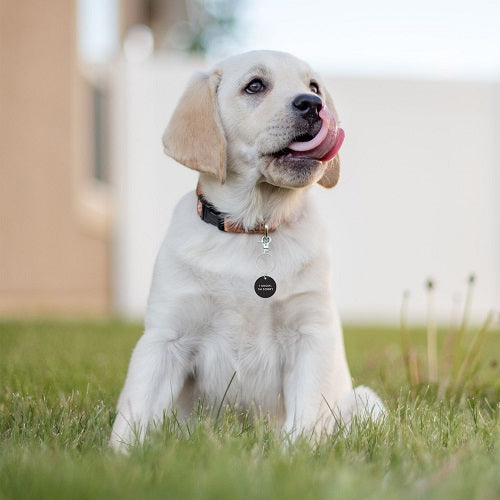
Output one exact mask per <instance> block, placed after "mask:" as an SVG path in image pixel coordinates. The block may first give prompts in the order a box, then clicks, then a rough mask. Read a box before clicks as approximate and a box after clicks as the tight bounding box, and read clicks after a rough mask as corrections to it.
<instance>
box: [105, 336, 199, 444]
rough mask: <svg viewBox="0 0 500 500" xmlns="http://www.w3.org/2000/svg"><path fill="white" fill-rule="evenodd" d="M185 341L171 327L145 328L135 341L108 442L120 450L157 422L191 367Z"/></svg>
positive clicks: (173, 401)
mask: <svg viewBox="0 0 500 500" xmlns="http://www.w3.org/2000/svg"><path fill="white" fill-rule="evenodd" d="M191 357H192V353H191V351H190V349H189V346H188V345H187V342H186V341H185V340H184V339H183V338H182V336H179V335H178V334H177V333H176V332H174V331H172V330H166V329H165V330H162V329H151V330H146V332H145V333H144V335H143V336H142V337H141V339H140V340H139V342H138V343H137V345H136V347H135V349H134V352H133V353H132V358H131V360H130V366H129V369H128V374H127V379H126V381H125V386H124V387H123V390H122V392H121V395H120V399H119V401H118V408H117V415H116V419H115V422H114V424H113V430H112V432H111V438H110V445H111V447H112V448H114V449H115V450H122V451H123V450H124V449H125V448H126V447H127V446H129V445H132V444H134V443H135V442H142V440H143V439H144V435H145V432H146V430H147V429H148V427H149V426H151V425H154V424H155V423H158V422H161V420H162V418H163V415H164V414H165V412H168V411H169V410H170V409H171V408H172V405H173V404H174V403H175V401H176V399H177V398H178V396H179V394H180V392H181V391H182V388H183V386H184V383H185V381H186V379H187V377H188V375H189V373H190V371H191V366H190V364H191Z"/></svg>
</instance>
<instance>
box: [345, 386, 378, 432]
mask: <svg viewBox="0 0 500 500" xmlns="http://www.w3.org/2000/svg"><path fill="white" fill-rule="evenodd" d="M339 406H340V408H339V409H340V416H341V420H342V424H343V425H346V427H349V426H350V424H351V423H352V421H353V419H354V418H357V419H358V420H367V419H370V420H372V421H373V422H377V421H380V420H382V418H383V417H384V415H385V413H386V409H385V406H384V403H382V400H381V399H380V398H379V397H378V395H377V394H376V393H375V392H374V391H373V390H372V389H370V388H369V387H365V386H363V385H358V386H357V387H355V388H354V389H353V390H352V391H351V392H350V393H349V394H348V395H347V397H346V398H345V399H344V400H343V401H342V402H341V404H340V405H339Z"/></svg>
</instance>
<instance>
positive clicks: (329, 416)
mask: <svg viewBox="0 0 500 500" xmlns="http://www.w3.org/2000/svg"><path fill="white" fill-rule="evenodd" d="M351 388H352V384H351V381H350V376H349V371H348V368H347V364H346V362H345V357H344V356H343V349H340V348H339V346H338V344H337V345H336V344H335V342H333V339H332V338H331V337H329V336H321V337H318V336H311V337H304V338H302V339H301V340H300V341H299V342H298V343H297V345H296V352H295V355H294V356H293V357H292V359H291V361H290V363H288V366H286V369H285V374H284V380H283V392H284V401H285V411H286V419H285V423H284V425H283V430H284V431H285V433H286V434H287V437H288V438H289V439H291V441H292V442H293V441H295V439H296V438H297V437H298V436H300V435H301V434H304V436H305V437H313V438H314V439H315V440H317V439H318V438H320V437H321V435H322V434H323V433H324V432H330V431H332V430H333V429H334V427H335V423H336V416H335V415H334V414H333V413H332V409H333V408H335V402H336V401H338V400H339V399H340V398H342V397H344V396H345V394H347V393H348V392H349V391H350V390H351Z"/></svg>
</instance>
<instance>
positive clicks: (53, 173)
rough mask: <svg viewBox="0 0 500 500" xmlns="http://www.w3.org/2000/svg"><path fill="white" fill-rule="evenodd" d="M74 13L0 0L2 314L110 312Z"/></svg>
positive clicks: (52, 5)
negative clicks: (93, 195) (94, 198)
mask: <svg viewBox="0 0 500 500" xmlns="http://www.w3.org/2000/svg"><path fill="white" fill-rule="evenodd" d="M75 15H76V4H75V2H73V1H69V0H50V1H47V2H43V1H40V0H23V1H21V2H19V1H16V0H0V314H3V315H6V314H19V313H21V314H22V313H47V312H49V313H53V312H56V313H58V312H63V313H69V312H77V313H83V312H98V313H100V312H104V311H107V309H108V304H109V290H108V288H109V286H108V267H109V266H108V237H107V232H108V231H107V226H106V224H105V223H103V220H102V218H103V214H102V213H101V212H100V210H99V209H97V210H93V209H92V206H93V205H92V202H88V200H89V199H90V200H92V193H93V192H94V191H95V192H97V191H96V190H95V189H94V187H93V186H92V183H91V177H90V175H89V171H88V166H89V162H88V158H90V157H91V155H90V154H89V148H88V146H89V144H90V140H89V133H88V128H87V124H88V122H86V119H87V118H88V117H86V113H85V110H86V109H87V108H86V101H85V99H86V98H88V95H87V93H86V91H87V90H88V89H87V88H86V86H85V84H84V82H83V80H82V79H81V78H79V76H78V60H77V54H76V28H75V26H76V23H75ZM94 205H95V204H94ZM94 208H95V207H94Z"/></svg>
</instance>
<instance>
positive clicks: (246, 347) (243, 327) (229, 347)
mask: <svg viewBox="0 0 500 500" xmlns="http://www.w3.org/2000/svg"><path fill="white" fill-rule="evenodd" d="M246 312H248V311H246ZM252 316H253V315H252V314H245V313H242V312H238V310H237V309H235V310H233V311H227V310H226V311H224V312H221V314H220V316H216V317H214V318H213V322H212V323H211V324H210V325H209V326H208V325H207V328H206V329H205V331H204V333H203V336H202V339H201V342H200V345H199V350H198V353H197V356H196V359H195V373H196V385H197V391H198V393H199V396H202V397H207V398H208V400H209V401H211V402H217V401H219V402H220V400H221V398H222V396H223V394H224V392H225V391H226V389H227V388H228V387H229V390H228V393H227V396H226V397H227V398H228V400H227V401H228V402H230V403H236V405H238V406H242V407H245V408H249V407H251V406H252V405H255V406H256V408H257V410H259V411H263V412H264V413H269V414H273V415H276V414H277V413H279V411H280V404H281V403H280V397H281V396H280V395H281V393H282V371H283V370H282V364H283V359H284V355H285V353H284V351H283V345H281V344H280V342H279V341H278V337H279V334H280V332H277V331H273V329H272V328H273V325H272V320H271V317H272V316H271V317H270V316H269V315H268V314H266V315H260V316H259V315H255V316H254V317H252ZM233 375H234V378H233ZM231 379H232V382H231ZM230 382H231V385H230V386H229V384H230Z"/></svg>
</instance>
